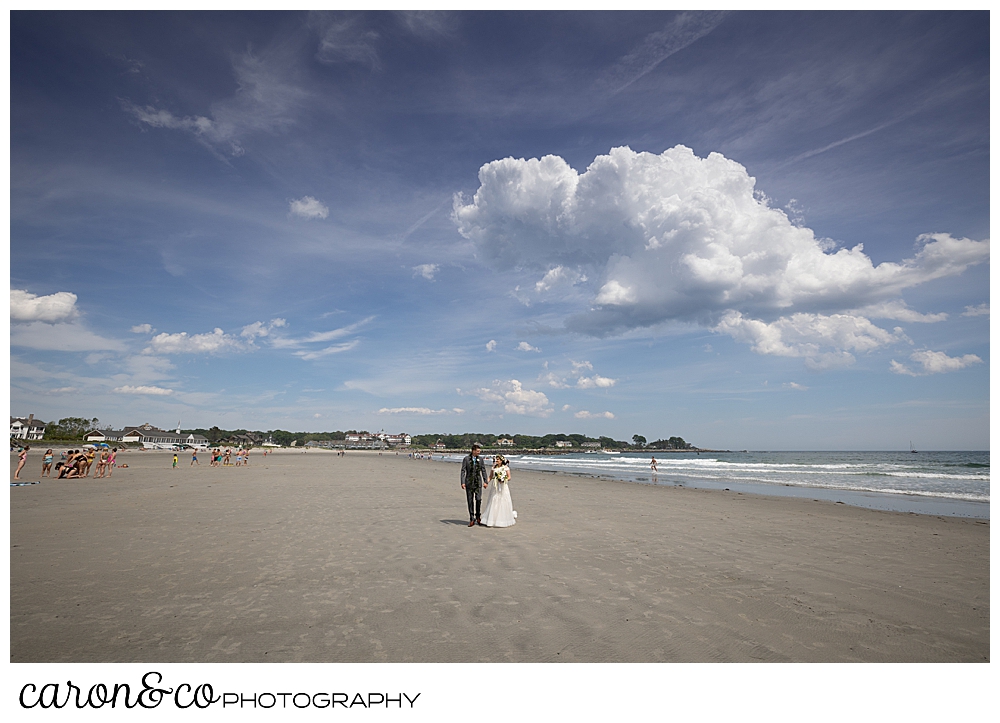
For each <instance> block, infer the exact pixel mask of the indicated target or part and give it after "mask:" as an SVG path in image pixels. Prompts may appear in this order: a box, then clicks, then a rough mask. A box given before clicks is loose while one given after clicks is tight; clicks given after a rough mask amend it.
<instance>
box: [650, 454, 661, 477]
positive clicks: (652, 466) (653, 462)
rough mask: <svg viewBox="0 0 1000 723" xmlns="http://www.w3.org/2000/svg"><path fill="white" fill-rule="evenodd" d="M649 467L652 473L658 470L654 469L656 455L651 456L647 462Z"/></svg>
mask: <svg viewBox="0 0 1000 723" xmlns="http://www.w3.org/2000/svg"><path fill="white" fill-rule="evenodd" d="M649 468H650V469H651V470H653V474H656V473H657V472H658V471H659V470H657V469H656V457H653V459H652V460H650V462H649Z"/></svg>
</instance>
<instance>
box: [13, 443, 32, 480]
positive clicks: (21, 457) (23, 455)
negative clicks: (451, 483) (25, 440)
mask: <svg viewBox="0 0 1000 723" xmlns="http://www.w3.org/2000/svg"><path fill="white" fill-rule="evenodd" d="M29 449H31V447H25V448H24V449H22V450H21V452H20V453H19V454H18V455H17V469H16V470H14V479H21V478H20V476H19V475H20V474H21V470H22V469H23V468H24V463H25V462H27V461H28V450H29Z"/></svg>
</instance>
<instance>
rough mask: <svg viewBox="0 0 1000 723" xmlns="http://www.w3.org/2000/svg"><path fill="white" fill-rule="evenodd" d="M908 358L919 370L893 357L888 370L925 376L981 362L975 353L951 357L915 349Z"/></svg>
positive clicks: (953, 370)
mask: <svg viewBox="0 0 1000 723" xmlns="http://www.w3.org/2000/svg"><path fill="white" fill-rule="evenodd" d="M910 360H911V361H913V362H916V363H917V364H919V365H920V366H921V370H920V371H913V370H911V369H910V368H909V367H907V366H906V365H905V364H900V363H899V362H898V361H896V360H895V359H893V360H892V361H891V362H890V363H889V370H890V371H892V372H893V373H894V374H906V375H909V376H911V377H920V376H926V375H928V374H943V373H945V372H955V371H958V370H960V369H965V368H966V367H970V366H972V365H973V364H982V363H983V360H982V359H980V358H979V357H978V356H976V355H975V354H966V355H965V356H959V357H952V356H948V355H947V354H945V353H944V352H943V351H929V350H925V351H915V352H913V353H912V354H910Z"/></svg>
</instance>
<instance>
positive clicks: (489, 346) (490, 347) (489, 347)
mask: <svg viewBox="0 0 1000 723" xmlns="http://www.w3.org/2000/svg"><path fill="white" fill-rule="evenodd" d="M496 350H497V343H496V340H495V339H490V340H489V341H488V342H486V351H496Z"/></svg>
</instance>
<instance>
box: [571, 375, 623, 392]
mask: <svg viewBox="0 0 1000 723" xmlns="http://www.w3.org/2000/svg"><path fill="white" fill-rule="evenodd" d="M617 383H618V380H617V379H609V378H608V377H602V376H600V375H598V374H595V375H594V376H592V377H580V378H579V379H577V380H576V386H577V387H579V388H580V389H594V388H598V389H607V388H609V387H613V386H614V385H615V384H617Z"/></svg>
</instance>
